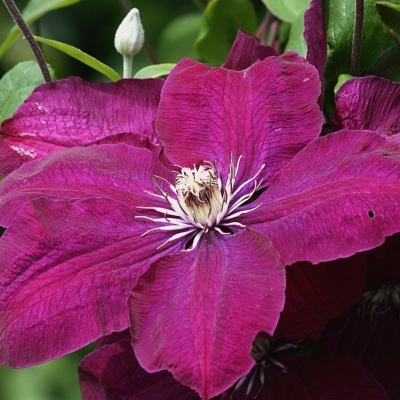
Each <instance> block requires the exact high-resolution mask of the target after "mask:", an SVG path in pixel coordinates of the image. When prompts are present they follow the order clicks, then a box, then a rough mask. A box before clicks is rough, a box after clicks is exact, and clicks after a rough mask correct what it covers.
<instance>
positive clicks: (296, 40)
mask: <svg viewBox="0 0 400 400" xmlns="http://www.w3.org/2000/svg"><path fill="white" fill-rule="evenodd" d="M303 34H304V12H303V14H300V15H298V16H297V17H296V18H295V19H294V20H293V22H292V25H291V27H290V32H289V40H288V42H287V44H286V46H285V52H287V51H290V50H293V51H295V52H297V53H299V54H300V55H301V56H303V57H306V55H307V43H306V41H305V39H304V35H303Z"/></svg>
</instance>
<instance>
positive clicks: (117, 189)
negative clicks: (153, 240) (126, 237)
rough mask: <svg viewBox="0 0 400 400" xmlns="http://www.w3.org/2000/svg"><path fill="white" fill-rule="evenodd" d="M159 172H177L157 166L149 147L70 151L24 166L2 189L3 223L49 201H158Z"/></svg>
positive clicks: (0, 214)
mask: <svg viewBox="0 0 400 400" xmlns="http://www.w3.org/2000/svg"><path fill="white" fill-rule="evenodd" d="M153 174H156V175H159V176H163V177H165V178H167V177H168V174H170V175H171V176H172V178H173V174H172V173H171V172H169V171H168V170H166V169H165V168H163V167H162V166H161V165H160V164H156V163H155V160H154V156H153V154H152V153H151V152H150V151H149V150H146V149H141V148H135V147H133V146H128V145H124V144H115V145H101V146H91V147H87V148H82V147H80V148H73V149H66V150H63V151H60V152H57V153H55V154H51V155H50V156H48V157H46V158H43V159H40V160H36V161H32V162H31V163H27V164H25V165H22V166H21V167H20V168H19V169H18V170H17V171H15V172H14V173H12V174H10V175H8V176H7V177H6V178H5V179H4V180H3V182H2V184H1V186H0V200H1V201H0V225H2V226H6V227H7V226H8V225H9V224H10V222H11V221H12V219H13V218H14V216H15V215H16V214H17V213H18V212H19V210H20V209H21V208H22V206H23V204H25V203H26V202H27V201H29V200H32V199H35V198H38V197H41V196H45V197H47V198H49V197H52V198H63V199H65V198H70V199H81V198H87V197H93V196H95V197H98V196H103V197H109V198H114V199H115V200H118V201H120V202H123V203H124V204H127V205H129V206H135V205H143V204H146V205H152V204H153V203H154V202H155V201H156V200H155V199H154V197H151V196H148V195H147V194H146V193H145V192H144V191H145V190H148V191H154V190H155V186H154V183H153V181H152V179H151V176H152V175H153Z"/></svg>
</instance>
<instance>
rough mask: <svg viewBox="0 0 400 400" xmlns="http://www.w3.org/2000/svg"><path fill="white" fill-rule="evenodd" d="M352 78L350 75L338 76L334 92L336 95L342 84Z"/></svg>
mask: <svg viewBox="0 0 400 400" xmlns="http://www.w3.org/2000/svg"><path fill="white" fill-rule="evenodd" d="M353 78H354V76H353V75H350V74H342V75H339V78H338V81H337V83H336V85H335V89H334V92H335V93H336V92H337V91H338V90H339V89H340V86H342V85H343V83H345V82H346V81H348V80H350V79H353Z"/></svg>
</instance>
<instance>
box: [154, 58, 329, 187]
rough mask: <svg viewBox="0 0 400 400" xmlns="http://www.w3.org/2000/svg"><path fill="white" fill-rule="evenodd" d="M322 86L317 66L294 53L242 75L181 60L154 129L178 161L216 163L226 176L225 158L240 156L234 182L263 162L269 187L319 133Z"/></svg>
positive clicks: (259, 64)
mask: <svg viewBox="0 0 400 400" xmlns="http://www.w3.org/2000/svg"><path fill="white" fill-rule="evenodd" d="M320 86H321V84H320V81H319V78H318V74H317V73H316V71H315V69H314V68H313V67H312V66H311V65H310V64H308V63H307V62H306V61H305V60H304V59H303V58H301V57H300V56H298V55H297V54H295V53H287V54H284V55H282V56H279V57H267V58H266V59H265V60H263V61H259V62H256V63H255V64H253V65H252V66H251V67H250V68H248V69H246V70H243V71H240V72H237V71H232V70H227V69H223V68H210V67H207V66H205V65H203V64H200V63H197V62H194V61H191V60H188V59H185V60H183V61H181V62H180V63H179V64H178V65H177V66H176V67H175V68H174V69H173V70H172V72H171V74H170V76H169V78H168V79H167V81H166V82H165V84H164V87H163V91H162V95H161V98H162V99H161V102H160V109H159V118H158V130H159V132H160V138H161V140H162V141H163V142H164V144H165V147H166V154H167V156H168V157H169V158H170V160H171V161H172V162H174V163H175V164H177V165H180V166H192V165H193V164H195V163H199V162H201V161H203V160H207V161H210V162H212V163H215V165H216V167H217V168H218V170H219V172H220V173H221V174H222V177H223V178H224V179H226V176H227V174H228V172H229V164H230V161H231V158H232V157H233V161H234V162H237V160H238V158H239V156H243V158H242V160H241V167H240V168H239V177H238V183H239V182H240V181H242V179H246V180H247V179H249V177H251V176H253V175H254V174H255V173H256V172H257V171H258V170H259V169H260V167H261V165H262V164H264V163H265V164H266V168H265V169H264V170H263V171H262V173H261V175H260V177H262V178H263V179H264V180H265V182H264V183H265V184H267V183H268V182H269V180H270V179H271V177H272V176H273V175H274V174H275V173H276V172H277V171H278V170H279V169H281V168H282V167H283V166H284V165H285V164H286V163H287V162H288V161H289V160H290V159H291V158H292V157H293V156H294V155H295V154H296V153H297V152H298V151H299V150H301V149H302V148H303V147H304V146H305V145H306V144H307V143H309V142H310V141H311V140H313V139H315V138H316V137H317V136H318V135H319V133H320V129H321V124H322V115H321V113H320V110H319V107H318V105H317V103H316V101H317V98H318V96H319V94H320ZM243 171H245V176H243V175H242V173H243Z"/></svg>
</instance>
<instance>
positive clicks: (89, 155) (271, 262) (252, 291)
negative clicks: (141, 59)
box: [0, 53, 400, 399]
mask: <svg viewBox="0 0 400 400" xmlns="http://www.w3.org/2000/svg"><path fill="white" fill-rule="evenodd" d="M74 82H75V81H74V80H70V81H69V83H68V82H66V81H65V82H63V83H62V86H63V87H64V88H67V87H68V85H73V84H74ZM40 90H41V91H42V93H43V94H45V93H46V91H49V92H50V91H51V92H52V93H53V95H54V96H57V93H59V95H60V96H61V98H62V96H64V93H65V91H60V92H57V85H56V86H54V85H44V86H42V87H41V89H40ZM99 92H100V93H99V96H103V94H102V93H101V92H102V88H101V87H99ZM83 95H84V94H83ZM319 95H320V80H319V76H318V73H317V71H316V70H315V68H314V67H313V66H311V65H310V64H309V63H307V62H306V61H305V60H304V59H302V58H301V57H299V56H298V55H296V54H295V53H287V54H285V55H282V56H270V57H267V58H265V59H264V60H262V61H258V62H255V63H254V64H253V65H251V66H250V67H249V68H247V69H244V70H242V71H233V70H229V69H225V68H209V67H207V66H205V65H202V64H200V63H197V62H194V61H191V60H183V61H181V62H180V63H179V64H178V65H177V66H176V67H175V68H174V70H173V71H172V72H171V74H170V76H169V77H168V79H167V80H166V81H165V83H164V85H163V88H162V91H161V96H160V104H159V108H158V113H157V131H156V132H155V131H153V130H151V129H149V130H144V132H150V133H149V140H150V139H151V142H152V143H157V146H156V148H154V147H152V146H141V147H138V145H136V146H135V145H132V144H126V143H115V141H116V140H113V141H107V140H106V141H105V142H104V141H103V142H100V143H98V144H97V145H92V146H89V147H76V148H72V149H65V150H60V151H57V152H54V153H52V154H50V155H49V156H45V157H42V158H39V159H37V160H33V161H30V162H28V163H25V164H23V165H21V166H20V167H19V168H18V169H16V170H15V171H14V172H12V173H10V174H9V175H8V176H7V177H6V178H5V179H4V180H3V182H2V183H1V186H0V223H1V224H2V225H3V226H5V227H6V228H7V230H6V232H5V234H4V235H3V237H2V238H1V239H0V254H2V277H1V285H2V295H1V298H0V309H1V312H0V315H1V322H0V336H1V342H0V343H1V349H0V360H1V362H7V363H9V364H10V365H12V366H15V367H22V366H28V365H32V364H36V363H40V362H43V361H46V360H48V359H51V358H54V357H58V356H60V355H62V354H65V353H67V352H70V351H73V350H75V349H77V348H80V347H82V346H83V345H85V344H87V343H88V342H91V341H93V340H95V339H97V338H99V337H102V336H104V335H108V334H110V333H112V332H115V331H122V330H124V329H126V328H128V327H129V326H131V335H132V346H133V349H134V352H135V354H136V357H137V359H138V361H139V363H140V365H141V366H142V367H143V368H144V369H145V370H146V371H147V372H157V371H161V370H168V371H169V372H171V373H172V375H173V376H174V378H175V379H176V380H178V381H179V382H181V383H183V384H184V385H186V386H189V387H190V388H192V389H194V390H195V391H196V392H197V393H198V394H199V395H200V396H201V397H202V398H204V399H210V398H211V397H213V396H215V395H218V394H219V393H221V392H223V391H224V390H226V389H227V388H229V387H230V386H232V385H233V384H234V383H235V382H236V381H237V380H238V379H239V378H241V377H242V376H243V375H245V374H247V373H248V372H249V371H250V370H251V368H252V367H253V364H254V360H253V359H252V358H251V356H250V352H251V348H252V341H253V339H254V337H256V335H257V334H258V333H259V332H260V331H262V332H265V333H267V334H269V335H272V334H273V333H274V330H275V328H276V326H277V323H278V320H279V315H280V312H281V311H282V309H283V306H284V295H285V268H284V265H289V264H293V263H295V262H298V261H305V260H306V261H310V262H311V263H314V264H316V263H319V262H322V261H329V260H334V259H337V258H342V257H348V256H350V255H353V254H354V253H356V252H359V251H363V250H367V249H370V248H373V247H376V246H377V245H379V244H381V243H382V242H383V240H384V238H385V236H388V235H391V234H393V233H395V232H397V231H399V230H400V216H399V215H400V214H399V208H400V200H399V198H400V197H399V193H400V183H399V182H400V179H399V178H400V151H399V148H398V146H397V144H396V143H394V142H391V141H388V140H387V139H386V138H384V137H382V136H381V135H379V134H376V133H374V132H370V131H348V130H343V131H340V132H336V133H333V134H330V135H328V136H326V137H322V138H318V136H319V133H320V129H321V125H322V115H321V113H320V109H319V106H318V104H317V99H318V97H319ZM92 96H95V94H94V93H92ZM124 96H127V94H126V93H124ZM143 101H144V102H146V101H147V97H144V99H143ZM139 103H140V101H139ZM139 110H142V108H139ZM134 111H135V110H132V118H133V119H134V118H135V113H134ZM35 113H36V112H35ZM60 114H62V113H60ZM34 115H36V114H34ZM47 115H48V117H49V118H50V120H51V119H52V120H53V122H54V123H55V125H56V126H57V121H58V118H59V114H56V115H52V114H51V111H49V113H48V114H47ZM29 117H30V116H29V115H28V116H27V118H29ZM35 118H36V117H35V116H32V119H35ZM118 118H119V116H118V115H115V114H113V115H108V116H107V117H106V118H105V119H106V121H108V122H110V121H111V122H112V121H113V120H114V119H118ZM124 119H125V120H127V119H128V117H127V116H126V115H124ZM75 121H76V120H75ZM79 122H81V126H80V129H81V130H88V131H90V128H91V126H90V124H89V125H85V124H86V122H87V121H86V120H85V119H82V121H79ZM117 122H118V121H116V122H115V123H116V126H118V124H117ZM107 126H108V125H107ZM150 126H151V124H150ZM115 133H116V134H121V131H120V130H118V131H116V132H115ZM125 133H129V132H125ZM133 133H135V132H133ZM142 135H144V134H143V133H142ZM117 136H118V135H117ZM161 146H163V152H162V154H161V156H160V148H161ZM128 297H129V298H128ZM127 300H128V306H129V310H128V307H127V306H126V302H127Z"/></svg>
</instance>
